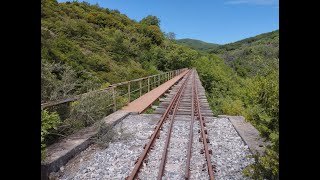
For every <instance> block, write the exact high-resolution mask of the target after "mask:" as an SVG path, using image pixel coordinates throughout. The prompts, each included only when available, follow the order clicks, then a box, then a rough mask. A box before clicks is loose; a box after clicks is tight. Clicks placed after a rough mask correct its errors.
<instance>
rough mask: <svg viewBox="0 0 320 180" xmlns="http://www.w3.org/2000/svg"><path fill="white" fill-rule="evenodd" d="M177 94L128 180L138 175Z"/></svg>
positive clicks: (176, 96)
mask: <svg viewBox="0 0 320 180" xmlns="http://www.w3.org/2000/svg"><path fill="white" fill-rule="evenodd" d="M190 72H191V71H190V70H188V73H187V74H186V75H187V77H189V76H190V74H191V73H190ZM185 82H186V81H184V82H183V83H185ZM181 90H182V86H181V87H180V88H179V90H178V92H180V91H181ZM178 94H179V93H176V94H175V96H174V97H173V98H172V100H171V102H170V104H169V106H168V108H167V109H166V111H165V113H164V115H163V116H162V118H161V119H160V121H159V123H158V124H157V126H156V129H155V131H154V133H153V134H152V136H151V138H150V140H149V142H148V144H146V146H145V148H144V151H143V152H142V154H141V155H140V156H139V158H138V161H137V162H136V164H135V166H134V168H133V170H132V171H131V173H130V176H129V177H128V180H133V179H134V178H135V177H136V176H137V175H138V172H139V170H140V168H141V165H142V162H143V160H144V159H145V158H146V156H147V154H148V152H149V151H150V149H151V146H152V145H153V144H154V142H155V139H156V137H157V135H158V134H159V131H160V128H161V127H162V125H163V123H164V121H165V120H166V119H167V117H168V115H169V112H170V111H171V109H172V107H173V105H174V103H175V102H176V99H177V98H178Z"/></svg>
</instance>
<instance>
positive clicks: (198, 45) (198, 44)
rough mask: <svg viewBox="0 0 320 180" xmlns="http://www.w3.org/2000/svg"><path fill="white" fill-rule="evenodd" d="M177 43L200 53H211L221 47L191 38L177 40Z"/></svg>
mask: <svg viewBox="0 0 320 180" xmlns="http://www.w3.org/2000/svg"><path fill="white" fill-rule="evenodd" d="M176 42H177V43H178V44H182V45H185V46H187V47H190V48H192V49H195V50H197V51H200V52H209V51H212V50H214V49H216V48H217V47H218V46H219V44H214V43H207V42H203V41H200V40H196V39H189V38H185V39H177V40H176Z"/></svg>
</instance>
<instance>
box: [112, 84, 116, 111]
mask: <svg viewBox="0 0 320 180" xmlns="http://www.w3.org/2000/svg"><path fill="white" fill-rule="evenodd" d="M115 88H116V86H112V99H113V112H116V111H117V103H116V90H115Z"/></svg>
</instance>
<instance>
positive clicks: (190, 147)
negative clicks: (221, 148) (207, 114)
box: [185, 72, 196, 179]
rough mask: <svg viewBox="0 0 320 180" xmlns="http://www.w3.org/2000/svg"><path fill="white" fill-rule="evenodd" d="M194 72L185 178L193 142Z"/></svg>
mask: <svg viewBox="0 0 320 180" xmlns="http://www.w3.org/2000/svg"><path fill="white" fill-rule="evenodd" d="M194 74H195V73H194V72H193V81H192V90H191V92H192V96H191V99H192V103H191V123H190V132H189V143H188V151H187V165H186V170H185V179H189V178H190V161H191V150H192V142H193V124H194V114H195V113H194V111H195V109H194V106H195V103H196V102H195V101H196V99H195V91H194V86H195V80H196V78H195V75H194Z"/></svg>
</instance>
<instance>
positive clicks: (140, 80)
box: [139, 79, 142, 97]
mask: <svg viewBox="0 0 320 180" xmlns="http://www.w3.org/2000/svg"><path fill="white" fill-rule="evenodd" d="M141 81H142V80H141V79H140V81H139V86H140V97H141V95H142V89H141V87H142V86H141Z"/></svg>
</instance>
